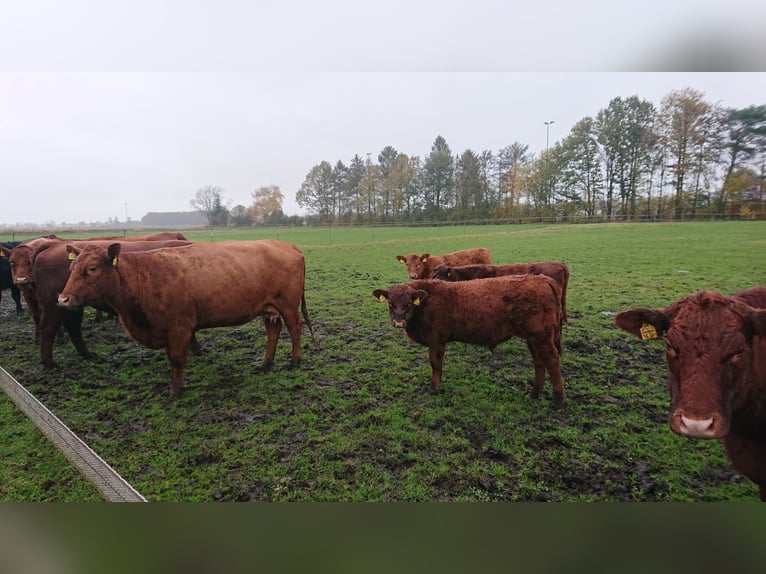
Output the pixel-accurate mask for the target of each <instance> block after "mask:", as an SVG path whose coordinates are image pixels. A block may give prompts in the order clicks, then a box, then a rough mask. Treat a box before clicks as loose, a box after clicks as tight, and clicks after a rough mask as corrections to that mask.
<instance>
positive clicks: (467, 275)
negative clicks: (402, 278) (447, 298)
mask: <svg viewBox="0 0 766 574" xmlns="http://www.w3.org/2000/svg"><path fill="white" fill-rule="evenodd" d="M526 273H531V274H532V275H546V276H548V277H550V278H551V279H553V280H554V281H555V282H556V283H558V284H559V287H560V288H561V309H562V311H563V313H564V322H565V323H566V322H567V321H568V320H569V313H568V312H567V286H568V285H569V267H567V265H566V263H557V262H554V261H541V262H539V263H514V264H512V265H459V266H457V267H454V266H451V265H448V264H447V263H442V264H441V265H439V266H438V267H436V268H435V269H434V270H433V271H432V272H431V279H441V280H442V281H470V280H473V279H486V278H487V277H502V276H503V275H524V274H526Z"/></svg>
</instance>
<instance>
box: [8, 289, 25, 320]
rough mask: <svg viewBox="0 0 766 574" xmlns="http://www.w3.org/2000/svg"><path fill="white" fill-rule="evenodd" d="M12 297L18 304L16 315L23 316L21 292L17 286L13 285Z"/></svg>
mask: <svg viewBox="0 0 766 574" xmlns="http://www.w3.org/2000/svg"><path fill="white" fill-rule="evenodd" d="M11 297H12V298H13V302H14V303H16V314H17V315H21V311H22V310H23V309H22V308H21V292H20V291H19V288H18V287H16V285H11Z"/></svg>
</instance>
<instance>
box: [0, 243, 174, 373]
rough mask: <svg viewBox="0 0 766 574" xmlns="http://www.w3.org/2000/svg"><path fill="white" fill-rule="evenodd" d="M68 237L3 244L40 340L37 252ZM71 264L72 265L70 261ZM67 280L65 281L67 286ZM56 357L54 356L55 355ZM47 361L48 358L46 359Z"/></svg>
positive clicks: (1, 251) (2, 250)
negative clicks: (35, 278)
mask: <svg viewBox="0 0 766 574" xmlns="http://www.w3.org/2000/svg"><path fill="white" fill-rule="evenodd" d="M116 238H117V239H120V238H119V237H118V236H111V237H109V236H103V237H88V238H82V239H68V240H67V241H106V240H110V241H111V240H114V239H116ZM121 239H122V240H123V241H130V242H133V241H173V240H178V241H185V240H186V237H185V236H184V234H183V233H178V232H175V231H172V232H171V231H167V232H161V233H151V234H148V235H131V236H127V237H123V238H121ZM63 241H64V240H63V239H61V238H60V237H58V236H57V235H54V234H50V235H46V236H44V237H36V238H34V239H28V240H26V241H22V242H21V243H20V244H18V245H17V246H15V247H14V248H13V249H7V248H5V247H2V246H0V257H2V258H7V260H8V261H9V264H10V267H11V276H12V279H13V283H14V285H15V286H16V287H18V289H19V291H20V292H21V295H22V296H23V297H24V301H26V303H27V307H28V308H29V313H30V315H32V320H33V321H34V325H35V342H37V341H39V340H40V312H41V311H40V305H39V304H38V301H37V295H36V293H35V287H34V279H33V273H32V269H33V264H34V260H35V257H36V256H37V253H38V252H39V251H40V250H42V249H45V248H47V247H50V246H51V245H58V244H60V243H62V242H63ZM67 265H68V264H67ZM64 283H66V279H64V281H63V282H62V283H61V286H62V287H63V286H64ZM51 360H52V358H51ZM43 362H45V361H43Z"/></svg>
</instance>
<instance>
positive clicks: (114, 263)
mask: <svg viewBox="0 0 766 574" xmlns="http://www.w3.org/2000/svg"><path fill="white" fill-rule="evenodd" d="M112 267H117V258H116V257H115V258H114V259H112Z"/></svg>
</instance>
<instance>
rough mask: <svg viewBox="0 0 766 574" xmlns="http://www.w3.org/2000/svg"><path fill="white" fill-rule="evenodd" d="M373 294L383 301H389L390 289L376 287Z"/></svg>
mask: <svg viewBox="0 0 766 574" xmlns="http://www.w3.org/2000/svg"><path fill="white" fill-rule="evenodd" d="M372 296H373V297H375V298H376V299H377V300H378V301H381V302H385V301H388V291H386V290H385V289H375V291H373V292H372Z"/></svg>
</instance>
